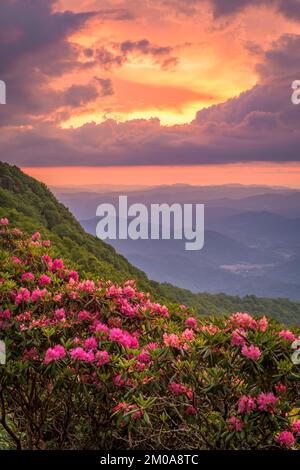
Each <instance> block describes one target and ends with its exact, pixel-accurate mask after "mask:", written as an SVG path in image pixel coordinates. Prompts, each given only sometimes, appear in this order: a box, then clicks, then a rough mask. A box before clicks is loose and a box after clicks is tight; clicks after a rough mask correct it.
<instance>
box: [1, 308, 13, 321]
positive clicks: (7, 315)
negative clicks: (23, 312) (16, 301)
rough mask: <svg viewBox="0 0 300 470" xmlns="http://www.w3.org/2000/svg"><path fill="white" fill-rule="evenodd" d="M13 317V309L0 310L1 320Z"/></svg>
mask: <svg viewBox="0 0 300 470" xmlns="http://www.w3.org/2000/svg"><path fill="white" fill-rule="evenodd" d="M10 317H11V311H10V310H8V309H6V310H2V311H0V320H9V319H10Z"/></svg>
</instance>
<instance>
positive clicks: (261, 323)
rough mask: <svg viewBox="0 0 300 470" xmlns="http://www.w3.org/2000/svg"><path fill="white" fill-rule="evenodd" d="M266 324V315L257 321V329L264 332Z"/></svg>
mask: <svg viewBox="0 0 300 470" xmlns="http://www.w3.org/2000/svg"><path fill="white" fill-rule="evenodd" d="M268 324H269V322H268V319H267V318H266V317H262V318H260V319H259V320H258V321H257V325H258V329H259V330H260V331H263V332H265V331H266V330H267V328H268Z"/></svg>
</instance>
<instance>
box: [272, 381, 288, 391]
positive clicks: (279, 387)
mask: <svg viewBox="0 0 300 470" xmlns="http://www.w3.org/2000/svg"><path fill="white" fill-rule="evenodd" d="M274 388H275V390H276V392H278V393H284V392H285V391H286V386H285V385H283V384H282V383H278V384H275V385H274Z"/></svg>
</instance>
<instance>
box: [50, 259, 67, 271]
mask: <svg viewBox="0 0 300 470" xmlns="http://www.w3.org/2000/svg"><path fill="white" fill-rule="evenodd" d="M64 267H65V265H64V262H63V260H62V259H59V258H56V259H54V260H53V261H52V266H51V271H58V270H60V269H64Z"/></svg>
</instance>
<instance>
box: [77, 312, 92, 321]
mask: <svg viewBox="0 0 300 470" xmlns="http://www.w3.org/2000/svg"><path fill="white" fill-rule="evenodd" d="M90 318H91V314H90V312H88V311H87V310H81V311H80V312H79V313H78V320H80V321H86V320H90Z"/></svg>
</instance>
